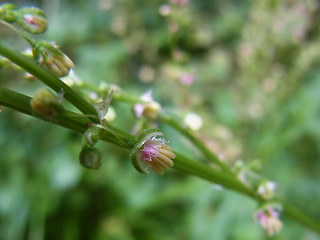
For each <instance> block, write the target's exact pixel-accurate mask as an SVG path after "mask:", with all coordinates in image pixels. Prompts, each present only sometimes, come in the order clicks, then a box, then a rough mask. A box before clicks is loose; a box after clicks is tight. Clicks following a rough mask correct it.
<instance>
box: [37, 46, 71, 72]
mask: <svg viewBox="0 0 320 240" xmlns="http://www.w3.org/2000/svg"><path fill="white" fill-rule="evenodd" d="M33 52H34V55H35V56H39V54H40V55H41V56H42V62H43V63H44V65H45V66H46V67H47V69H48V70H49V71H50V72H51V73H52V74H53V75H55V76H56V77H58V78H60V77H64V76H66V75H68V73H69V71H70V69H71V68H72V67H73V66H74V65H73V62H72V61H71V60H70V58H68V57H67V55H65V54H64V53H63V52H61V51H60V50H59V49H58V47H57V46H56V45H55V44H54V43H49V42H47V41H38V42H37V46H36V47H35V48H34V49H33Z"/></svg>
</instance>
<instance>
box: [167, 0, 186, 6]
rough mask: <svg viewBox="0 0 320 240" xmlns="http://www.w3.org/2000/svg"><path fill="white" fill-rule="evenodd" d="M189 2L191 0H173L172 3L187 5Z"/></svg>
mask: <svg viewBox="0 0 320 240" xmlns="http://www.w3.org/2000/svg"><path fill="white" fill-rule="evenodd" d="M188 2H189V0H171V3H172V4H176V5H178V6H179V7H184V6H185V5H187V4H188Z"/></svg>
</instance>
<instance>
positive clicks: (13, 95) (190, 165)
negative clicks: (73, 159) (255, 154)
mask: <svg viewBox="0 0 320 240" xmlns="http://www.w3.org/2000/svg"><path fill="white" fill-rule="evenodd" d="M30 101H31V98H30V97H28V96H25V95H23V94H20V93H17V92H14V91H11V90H8V89H4V88H0V105H3V106H6V107H9V108H12V109H14V110H16V111H18V112H21V113H24V114H27V115H30V116H33V117H36V118H39V119H41V120H44V121H49V120H48V119H46V118H45V117H43V116H40V115H39V114H36V113H34V112H33V111H32V108H31V105H30ZM49 122H51V123H54V124H57V125H60V126H62V127H65V128H68V129H71V130H74V131H77V132H80V133H83V132H85V131H86V129H87V127H88V123H90V121H89V120H88V119H87V118H86V117H85V116H83V115H81V114H77V113H73V112H70V111H67V110H65V111H64V112H63V114H61V115H60V116H57V118H56V119H54V121H49ZM108 128H110V129H112V131H111V132H110V131H107V130H105V129H102V140H105V141H107V142H110V143H113V144H116V145H118V146H122V147H125V148H127V149H130V148H132V146H133V143H134V141H135V139H136V138H135V137H134V136H132V135H131V134H129V133H127V132H125V131H122V130H120V129H118V128H115V127H113V126H112V127H111V126H108ZM114 133H116V136H115V135H114ZM118 138H120V139H121V141H119V139H118ZM124 144H125V146H124ZM175 154H176V159H175V160H174V163H175V166H174V168H175V169H176V170H178V171H180V172H184V173H187V174H191V175H194V176H197V177H200V178H202V179H204V180H207V181H209V182H213V183H216V184H220V185H222V186H224V187H226V188H228V189H231V190H234V191H236V192H239V193H241V194H244V195H246V196H248V197H250V198H253V199H255V200H257V201H259V202H260V201H261V199H260V197H259V196H258V195H257V194H255V193H254V192H252V191H251V190H249V189H248V188H246V186H244V185H243V184H242V183H241V182H238V181H236V180H235V179H233V178H231V177H230V176H229V175H227V174H224V173H222V172H220V171H217V170H215V169H213V168H211V167H209V166H207V165H205V164H203V163H201V162H199V161H194V160H191V159H189V158H187V157H186V156H184V155H183V154H180V153H177V152H176V153H175ZM277 201H278V202H280V203H281V204H282V206H283V208H284V214H285V215H286V216H287V217H289V218H291V219H293V220H295V221H297V222H299V223H300V224H302V225H304V226H306V227H308V228H310V229H312V230H314V231H315V232H317V233H319V234H320V224H319V223H318V222H317V221H315V220H313V219H312V218H311V217H309V216H308V215H307V214H305V213H303V212H302V211H300V210H298V209H297V208H296V207H294V206H292V205H291V204H289V203H287V202H285V201H283V200H281V199H277Z"/></svg>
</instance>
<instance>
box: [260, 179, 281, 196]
mask: <svg viewBox="0 0 320 240" xmlns="http://www.w3.org/2000/svg"><path fill="white" fill-rule="evenodd" d="M276 188H277V184H276V183H275V182H272V181H266V180H264V181H262V182H261V183H260V184H259V186H258V189H257V193H258V194H259V195H260V196H261V197H263V198H264V199H266V200H269V199H271V198H273V197H274V194H275V190H276Z"/></svg>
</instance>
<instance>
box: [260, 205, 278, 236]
mask: <svg viewBox="0 0 320 240" xmlns="http://www.w3.org/2000/svg"><path fill="white" fill-rule="evenodd" d="M279 217H280V213H279V211H277V210H276V209H275V208H274V207H271V206H269V207H267V208H265V209H260V210H258V211H257V212H256V213H255V215H254V218H255V220H256V221H257V222H258V223H259V224H260V225H261V226H262V227H263V228H264V229H265V230H266V231H267V233H268V235H269V236H273V235H274V234H276V233H278V232H279V231H280V230H281V228H282V222H281V221H280V219H279Z"/></svg>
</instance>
